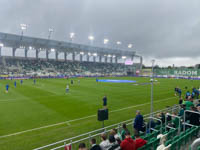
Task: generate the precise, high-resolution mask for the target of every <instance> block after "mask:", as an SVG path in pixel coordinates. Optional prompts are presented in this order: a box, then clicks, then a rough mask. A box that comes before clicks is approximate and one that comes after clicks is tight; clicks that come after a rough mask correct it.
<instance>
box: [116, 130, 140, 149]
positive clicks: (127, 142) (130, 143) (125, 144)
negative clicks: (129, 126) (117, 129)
mask: <svg viewBox="0 0 200 150" xmlns="http://www.w3.org/2000/svg"><path fill="white" fill-rule="evenodd" d="M120 147H121V149H122V150H136V145H135V141H134V140H133V139H132V138H131V134H130V132H129V131H126V133H125V139H124V140H123V141H122V142H121V144H120Z"/></svg>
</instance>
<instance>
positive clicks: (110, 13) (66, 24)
mask: <svg viewBox="0 0 200 150" xmlns="http://www.w3.org/2000/svg"><path fill="white" fill-rule="evenodd" d="M0 5H1V6H3V7H2V8H1V10H0V20H1V23H0V31H2V32H9V33H16V34H19V33H20V29H19V24H20V23H27V24H28V25H29V28H28V30H27V33H26V35H29V36H36V37H44V38H46V37H47V36H48V28H49V27H53V28H54V29H55V32H54V34H53V37H52V38H54V39H57V40H68V36H69V35H68V34H69V33H70V32H72V31H73V32H75V33H76V39H75V42H78V43H84V44H89V42H88V39H87V36H88V35H89V34H93V35H94V36H95V42H94V44H95V45H97V46H103V45H102V40H103V38H104V37H107V38H109V39H110V45H109V46H110V47H116V44H115V42H116V41H118V40H120V41H122V43H123V45H122V47H121V48H126V46H127V44H128V43H133V44H134V49H135V50H137V51H138V52H139V53H140V54H142V55H144V56H148V57H155V58H170V57H186V56H187V57H197V56H200V54H199V50H200V42H199V41H200V36H199V35H200V17H199V16H200V9H199V6H200V1H199V0H192V1H189V0H167V1H162V0H150V1H148V0H1V1H0Z"/></svg>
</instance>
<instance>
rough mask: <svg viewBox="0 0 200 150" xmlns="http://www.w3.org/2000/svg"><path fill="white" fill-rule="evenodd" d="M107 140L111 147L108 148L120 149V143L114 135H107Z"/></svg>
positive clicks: (110, 149) (112, 149) (111, 149)
mask: <svg viewBox="0 0 200 150" xmlns="http://www.w3.org/2000/svg"><path fill="white" fill-rule="evenodd" d="M109 142H110V145H111V147H110V148H109V149H108V150H121V148H120V145H119V144H118V142H117V141H116V140H115V137H114V136H113V135H110V136H109Z"/></svg>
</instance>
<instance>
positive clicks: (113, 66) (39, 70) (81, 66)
mask: <svg viewBox="0 0 200 150" xmlns="http://www.w3.org/2000/svg"><path fill="white" fill-rule="evenodd" d="M0 68H1V72H0V74H24V75H27V74H33V73H34V74H40V75H41V74H45V75H46V74H54V75H55V74H63V75H87V74H101V75H109V74H114V75H126V73H127V72H128V71H131V70H132V69H133V66H126V65H124V64H120V63H99V62H85V61H83V62H79V61H56V60H43V59H38V60H36V59H17V58H12V59H10V58H4V59H1V61H0Z"/></svg>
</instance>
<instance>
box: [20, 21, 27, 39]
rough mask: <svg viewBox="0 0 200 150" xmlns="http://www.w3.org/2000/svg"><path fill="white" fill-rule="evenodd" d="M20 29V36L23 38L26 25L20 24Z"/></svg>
mask: <svg viewBox="0 0 200 150" xmlns="http://www.w3.org/2000/svg"><path fill="white" fill-rule="evenodd" d="M20 27H21V30H22V31H21V36H23V35H24V31H25V30H26V29H27V25H26V24H23V23H21V24H20Z"/></svg>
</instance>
